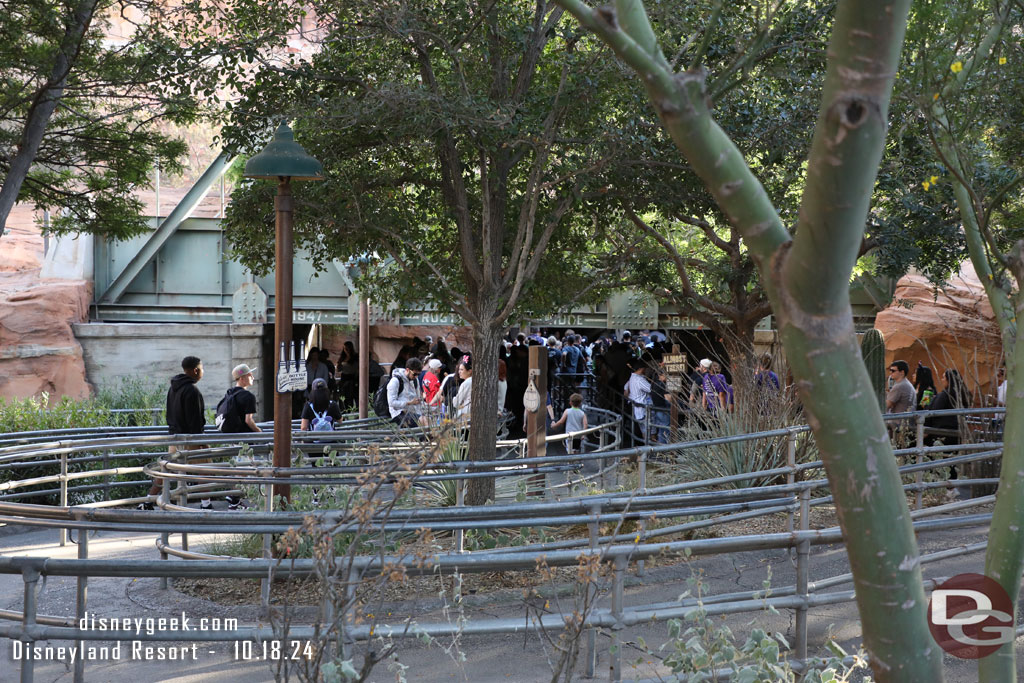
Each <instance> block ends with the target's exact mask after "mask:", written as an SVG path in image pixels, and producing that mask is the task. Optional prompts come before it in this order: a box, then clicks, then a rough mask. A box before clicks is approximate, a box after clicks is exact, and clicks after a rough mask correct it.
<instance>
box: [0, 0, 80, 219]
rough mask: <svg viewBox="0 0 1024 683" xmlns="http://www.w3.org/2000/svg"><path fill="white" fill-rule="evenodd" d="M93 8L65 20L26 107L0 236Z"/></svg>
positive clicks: (2, 203)
mask: <svg viewBox="0 0 1024 683" xmlns="http://www.w3.org/2000/svg"><path fill="white" fill-rule="evenodd" d="M96 4H97V0H82V2H80V3H79V4H78V6H77V7H75V10H74V12H73V13H72V15H71V17H70V18H69V20H68V24H67V26H66V29H65V32H64V37H63V39H62V40H61V43H60V48H59V49H58V50H57V53H56V55H55V56H54V59H53V69H51V70H50V76H49V78H48V79H47V81H46V83H45V84H44V85H43V86H42V87H41V88H40V89H39V91H38V92H37V93H36V96H35V99H34V100H33V101H32V104H31V105H30V106H29V111H28V117H27V118H26V120H25V127H24V128H23V129H22V132H21V139H20V140H19V141H18V151H17V153H16V154H15V155H14V158H13V159H11V165H10V167H9V168H8V170H7V175H6V177H4V182H3V185H2V186H0V236H2V235H3V234H4V227H5V226H6V225H7V217H8V216H9V215H10V214H11V209H13V208H14V204H15V202H17V201H18V194H19V193H20V192H21V185H22V183H24V182H25V177H26V176H27V175H28V172H29V169H30V168H32V163H33V162H34V161H35V158H36V153H37V152H38V151H39V146H40V145H41V144H42V142H43V135H44V134H45V133H46V126H47V125H49V123H50V117H52V116H53V112H54V110H56V109H57V103H58V102H59V101H60V98H61V97H63V95H64V87H65V86H66V85H67V81H68V74H69V73H71V69H73V68H74V64H75V60H76V59H77V57H78V53H79V51H80V50H81V46H82V41H83V40H84V39H85V34H86V31H88V29H89V24H91V23H92V18H93V13H94V12H95V11H96Z"/></svg>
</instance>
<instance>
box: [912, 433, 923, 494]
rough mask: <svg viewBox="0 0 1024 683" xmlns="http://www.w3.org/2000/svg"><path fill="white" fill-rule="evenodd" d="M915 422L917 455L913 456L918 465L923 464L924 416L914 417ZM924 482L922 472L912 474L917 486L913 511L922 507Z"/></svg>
mask: <svg viewBox="0 0 1024 683" xmlns="http://www.w3.org/2000/svg"><path fill="white" fill-rule="evenodd" d="M915 418H916V422H917V453H916V454H915V455H916V457H915V460H916V461H917V464H918V465H920V464H921V463H923V462H924V415H916V416H915ZM923 482H924V471H923V470H918V471H917V472H914V483H915V484H917V490H916V491H915V492H914V509H915V510H920V509H921V508H922V507H924V500H923V498H924V490H923V489H922V487H921V484H922V483H923Z"/></svg>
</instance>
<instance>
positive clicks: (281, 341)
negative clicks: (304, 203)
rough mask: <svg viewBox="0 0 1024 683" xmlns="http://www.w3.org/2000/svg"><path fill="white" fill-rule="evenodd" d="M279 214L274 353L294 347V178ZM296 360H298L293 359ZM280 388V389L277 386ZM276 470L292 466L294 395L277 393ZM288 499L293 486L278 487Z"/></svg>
mask: <svg viewBox="0 0 1024 683" xmlns="http://www.w3.org/2000/svg"><path fill="white" fill-rule="evenodd" d="M274 208H275V209H276V214H277V223H276V234H275V258H276V262H277V263H276V266H277V268H276V270H275V272H274V353H275V354H277V353H279V352H280V349H282V348H284V349H290V348H291V344H292V257H293V253H294V252H293V247H292V189H291V179H290V178H281V181H280V182H279V183H278V186H277V197H276V198H275V200H274ZM289 360H293V361H294V360H295V359H289ZM275 389H276V387H275ZM273 462H274V467H290V466H291V464H292V392H291V391H276V390H275V392H274V459H273ZM277 493H278V494H280V496H281V497H282V498H284V499H285V500H288V498H289V496H290V494H291V489H290V487H289V486H285V485H281V486H279V487H277Z"/></svg>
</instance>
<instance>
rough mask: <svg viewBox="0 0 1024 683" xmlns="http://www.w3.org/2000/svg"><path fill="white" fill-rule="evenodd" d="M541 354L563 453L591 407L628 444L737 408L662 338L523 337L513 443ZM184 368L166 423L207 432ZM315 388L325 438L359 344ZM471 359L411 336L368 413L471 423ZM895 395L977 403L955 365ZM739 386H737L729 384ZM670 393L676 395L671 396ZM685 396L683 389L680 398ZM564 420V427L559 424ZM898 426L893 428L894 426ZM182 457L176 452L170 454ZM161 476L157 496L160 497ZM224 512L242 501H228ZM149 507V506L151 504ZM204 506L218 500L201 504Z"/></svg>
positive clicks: (953, 430)
mask: <svg viewBox="0 0 1024 683" xmlns="http://www.w3.org/2000/svg"><path fill="white" fill-rule="evenodd" d="M530 346H543V347H544V349H545V350H546V356H547V368H548V376H547V380H548V382H547V386H548V398H547V406H546V414H547V420H546V428H547V429H548V430H549V432H550V433H556V432H558V431H559V430H563V429H564V430H565V432H566V433H567V434H570V435H573V436H569V437H567V438H566V449H567V451H568V452H580V451H581V450H585V448H586V446H585V442H584V440H582V439H581V438H580V437H579V436H578V435H577V434H576V433H577V432H580V431H582V430H586V429H587V426H588V420H587V408H588V407H601V408H605V409H611V410H621V411H622V413H623V416H624V417H625V418H626V421H627V424H628V425H630V426H631V428H629V429H627V430H626V432H627V433H626V438H627V440H630V439H633V440H643V441H647V442H649V441H651V440H653V439H656V440H657V441H659V442H666V441H667V440H668V438H669V414H670V412H671V408H672V404H671V402H672V401H673V400H674V401H676V403H677V406H676V407H677V408H678V413H679V415H680V416H681V419H682V420H695V421H696V424H697V425H698V426H707V425H709V424H712V423H713V422H714V421H715V420H716V419H718V418H719V417H721V416H723V415H726V414H728V413H730V412H733V411H735V410H736V392H735V390H734V388H733V384H732V383H731V382H730V381H729V377H727V375H726V373H725V372H724V371H723V367H722V366H721V364H720V363H719V361H718V360H713V359H711V358H703V359H701V360H700V361H699V362H697V363H696V364H695V365H694V367H693V369H692V371H691V372H690V373H689V374H687V375H685V376H684V377H683V378H673V381H672V382H670V380H669V376H668V373H667V372H666V368H665V364H664V361H665V356H666V355H667V354H668V353H670V350H671V346H670V344H669V342H668V340H667V339H666V338H665V336H664V335H662V334H660V333H654V334H651V335H642V336H641V335H638V338H637V339H633V337H632V335H631V334H630V333H629V332H625V333H623V334H621V335H615V334H614V333H607V334H602V335H599V336H598V337H596V338H595V339H593V340H588V339H586V338H584V337H583V336H582V335H577V334H575V332H573V331H572V330H568V331H567V332H566V333H565V334H564V335H563V336H562V337H561V338H558V337H557V336H555V335H551V336H548V337H542V336H540V335H537V334H530V335H528V334H526V333H520V334H518V335H517V336H515V337H514V338H509V339H507V340H505V341H504V343H503V344H502V346H501V347H500V349H499V359H498V361H497V364H498V367H497V374H498V383H497V405H498V412H499V416H500V417H501V418H502V419H503V420H504V421H505V423H506V425H507V426H508V432H509V436H512V437H519V436H522V435H524V434H525V429H526V424H525V408H524V405H523V402H524V401H523V397H524V393H525V392H526V388H527V386H528V385H529V381H530V379H529V347H530ZM181 367H182V372H181V373H179V374H177V375H175V376H174V377H173V378H172V379H171V383H170V389H169V390H168V393H167V424H168V431H169V432H170V433H171V434H201V433H203V429H204V426H205V422H206V418H205V403H204V400H203V395H202V392H201V391H199V389H198V388H197V387H196V384H197V383H198V382H199V381H200V380H201V379H202V378H203V366H202V361H201V360H200V359H199V358H197V357H195V356H187V357H185V358H184V359H183V360H182V363H181ZM306 371H307V376H308V379H309V384H308V387H307V390H306V392H305V393H304V394H303V395H302V408H301V412H300V423H299V429H301V430H302V431H330V430H333V429H335V428H336V427H337V426H338V424H339V423H340V422H341V421H342V419H343V418H342V416H343V413H344V412H345V409H347V408H352V407H354V406H355V405H356V403H357V399H358V392H359V388H358V385H359V383H358V374H359V357H358V354H357V353H356V351H355V348H354V346H353V344H352V342H345V344H344V346H343V348H342V351H341V353H340V355H339V358H338V363H337V365H335V364H334V363H332V362H331V359H330V353H329V352H328V351H327V350H326V349H318V348H316V347H314V348H313V349H311V350H310V352H309V354H308V356H307V359H306ZM473 371H474V362H473V356H472V353H469V352H466V351H463V350H461V349H459V348H451V349H449V347H448V345H447V344H446V342H445V340H444V339H443V338H442V339H438V340H437V341H434V340H432V339H430V338H428V339H427V340H420V339H418V338H416V339H413V341H412V342H411V343H409V344H406V345H404V346H402V348H401V350H400V351H399V353H398V355H397V356H396V357H395V359H394V361H393V362H392V364H391V372H390V375H389V376H387V381H381V380H383V379H384V377H385V375H386V373H385V371H384V369H383V367H382V366H381V365H380V363H378V362H377V360H376V358H375V357H372V356H371V360H370V378H371V391H372V398H373V408H374V412H376V413H377V414H378V415H379V416H380V417H383V418H385V419H388V420H390V421H391V422H393V423H394V424H396V425H397V426H399V427H423V426H429V425H431V424H438V423H439V422H440V421H442V420H449V421H452V422H460V421H467V420H469V418H470V416H471V413H472V408H473V406H472V387H473ZM998 372H999V374H998V390H997V402H998V405H1005V403H1006V379H1005V369H1004V368H1000V369H999V371H998ZM253 376H254V373H253V370H252V369H251V368H250V367H249V366H248V365H246V364H244V363H243V364H240V365H238V366H236V367H235V368H234V369H233V370H232V372H231V377H232V380H233V381H234V386H232V387H231V388H230V389H229V390H228V391H227V393H226V394H225V395H224V397H223V398H221V399H220V401H219V403H218V404H217V409H216V418H215V419H216V426H217V428H218V429H219V430H221V431H224V432H228V433H244V432H259V431H261V430H260V427H259V425H258V424H257V423H256V421H255V417H256V397H255V396H254V395H253V394H252V393H251V391H250V390H249V389H250V387H251V386H252V383H253ZM889 377H890V381H889V385H888V386H889V388H888V392H887V394H886V400H885V408H886V412H888V413H907V412H911V411H914V410H930V411H939V410H948V409H958V408H966V407H970V406H971V405H972V395H971V392H970V391H969V390H968V389H967V385H966V383H965V382H964V380H963V377H962V376H961V375H960V373H959V371H957V369H955V368H948V369H946V370H945V371H944V372H943V374H942V378H941V382H942V385H943V386H942V388H941V390H940V389H939V387H937V386H936V383H935V378H934V376H933V373H932V370H931V368H929V367H927V366H925V365H924V364H923V363H920V362H919V363H918V364H917V367H916V369H915V371H914V373H913V374H912V375H911V373H910V366H909V364H908V363H907V362H906V361H903V360H896V361H894V362H892V363H891V364H890V365H889ZM732 379H735V377H733V378H732ZM751 380H752V381H751V383H750V385H749V386H750V387H751V388H752V389H753V396H754V399H753V400H755V401H757V407H758V410H760V411H766V410H768V409H769V408H770V406H771V403H772V402H773V401H776V400H779V399H780V397H781V396H782V392H783V389H784V387H783V383H782V381H781V380H780V378H779V376H778V374H776V373H775V372H774V371H773V370H772V355H771V354H770V353H765V354H763V355H762V356H760V357H759V359H758V364H757V368H756V370H755V371H754V372H753V376H752V377H751ZM673 384H674V385H675V388H676V391H675V392H670V391H668V387H669V386H671V385H673ZM680 389H681V390H680ZM559 413H560V417H559V418H558V419H556V418H555V416H556V415H557V414H559ZM925 426H926V427H928V428H929V430H928V432H929V433H928V436H927V443H928V445H931V443H933V442H934V441H935V440H936V439H940V438H941V439H942V440H943V443H945V444H953V443H959V436H958V434H959V432H958V429H959V428H960V421H959V419H958V417H957V416H956V415H930V416H928V417H927V418H926V420H925ZM900 428H901V427H900V425H899V423H898V422H897V423H896V424H895V426H894V430H897V431H898V430H899V429H900ZM175 452H176V449H175V448H174V447H171V453H172V455H173V454H174V453H175ZM160 487H161V482H160V481H159V480H155V481H154V482H153V486H152V487H151V489H150V494H151V495H155V494H157V493H158V492H159V490H160ZM228 503H229V507H231V508H235V507H238V506H240V505H241V501H240V500H238V499H236V498H229V499H228ZM140 507H143V508H147V509H151V507H152V505H151V504H150V503H144V504H143V505H142V506H140ZM201 507H203V508H204V509H209V508H210V507H211V502H210V501H209V500H203V501H202V503H201Z"/></svg>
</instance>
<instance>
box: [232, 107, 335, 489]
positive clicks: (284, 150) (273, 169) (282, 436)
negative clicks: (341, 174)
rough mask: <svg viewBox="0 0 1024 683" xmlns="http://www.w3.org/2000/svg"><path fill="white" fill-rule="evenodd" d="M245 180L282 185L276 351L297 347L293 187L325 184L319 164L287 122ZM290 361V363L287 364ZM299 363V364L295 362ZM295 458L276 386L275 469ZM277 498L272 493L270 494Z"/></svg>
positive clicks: (286, 396) (285, 399) (287, 394)
mask: <svg viewBox="0 0 1024 683" xmlns="http://www.w3.org/2000/svg"><path fill="white" fill-rule="evenodd" d="M244 175H245V177H246V178H262V179H265V180H277V197H275V198H274V210H275V213H276V221H275V228H274V255H275V259H276V262H277V269H276V272H275V273H274V349H275V353H277V352H279V351H278V350H284V353H287V349H290V348H291V346H292V343H291V342H292V256H293V253H294V250H293V246H292V187H291V181H293V180H323V179H324V169H323V166H321V165H320V162H319V161H317V160H316V159H314V158H313V157H311V156H309V155H308V154H306V151H305V150H304V149H302V147H301V145H299V143H297V142H295V136H294V135H293V133H292V129H291V127H289V126H288V123H287V122H284V121H282V122H281V125H280V126H278V127H277V131H276V132H275V133H274V139H273V140H271V141H270V142H269V143H268V144H267V146H266V147H264V148H263V151H261V152H260V153H259V154H257V155H256V156H254V157H252V158H251V159H249V161H247V162H246V164H245V173H244ZM288 360H291V359H288ZM294 360H299V359H294ZM291 454H292V394H291V391H290V390H288V389H286V390H284V391H281V390H280V388H279V387H278V385H277V382H274V467H289V466H290V465H291ZM278 493H279V494H280V495H281V497H282V498H288V496H289V494H290V493H291V491H290V487H288V486H281V487H279V490H278ZM271 496H273V493H271Z"/></svg>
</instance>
